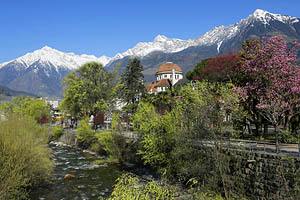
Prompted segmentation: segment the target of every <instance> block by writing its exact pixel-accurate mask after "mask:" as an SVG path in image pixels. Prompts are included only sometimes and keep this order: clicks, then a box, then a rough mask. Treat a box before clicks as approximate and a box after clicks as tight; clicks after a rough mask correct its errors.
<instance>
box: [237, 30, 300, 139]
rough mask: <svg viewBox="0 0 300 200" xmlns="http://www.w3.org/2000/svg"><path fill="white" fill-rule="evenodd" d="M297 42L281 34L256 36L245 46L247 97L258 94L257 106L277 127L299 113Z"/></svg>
mask: <svg viewBox="0 0 300 200" xmlns="http://www.w3.org/2000/svg"><path fill="white" fill-rule="evenodd" d="M298 46H299V44H298V43H297V42H294V43H293V45H292V47H290V48H289V47H288V45H287V43H286V41H284V39H283V38H282V37H281V36H274V37H271V38H269V39H268V40H255V41H252V42H249V43H246V45H245V46H244V47H243V51H242V54H243V58H244V63H243V65H242V66H241V69H240V70H241V72H242V73H245V74H246V75H247V76H248V79H247V82H246V83H245V84H244V86H243V87H242V90H243V92H242V94H243V96H244V98H245V100H247V99H249V98H251V97H253V95H256V100H257V103H256V105H255V106H256V108H257V110H258V112H259V113H260V114H261V115H262V116H264V117H265V118H266V119H267V120H268V121H270V122H271V123H272V125H273V126H274V127H275V133H276V138H278V137H277V135H278V134H277V127H278V126H279V125H280V123H281V122H282V120H284V119H285V118H286V117H288V118H291V117H292V116H294V115H295V114H297V110H298V109H297V108H298V107H299V105H300V98H299V97H300V67H299V66H298V65H297V58H296V52H297V51H296V49H297V47H298ZM277 143H278V140H277Z"/></svg>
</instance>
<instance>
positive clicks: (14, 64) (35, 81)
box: [0, 46, 110, 96]
mask: <svg viewBox="0 0 300 200" xmlns="http://www.w3.org/2000/svg"><path fill="white" fill-rule="evenodd" d="M109 60H110V58H109V57H106V56H102V57H100V58H97V57H95V56H93V55H86V54H82V55H76V54H74V53H64V52H61V51H58V50H56V49H53V48H51V47H48V46H45V47H43V48H41V49H39V50H36V51H34V52H31V53H27V54H25V55H24V56H21V57H19V58H17V59H15V60H11V61H9V62H6V63H3V64H1V65H0V85H4V86H8V87H9V88H11V89H14V90H18V91H26V92H30V93H33V94H36V95H39V96H61V95H62V86H61V80H62V78H63V77H64V76H65V75H66V74H67V73H70V72H71V71H73V70H75V69H77V68H78V67H80V66H81V65H82V64H84V63H87V62H91V61H95V62H100V63H102V64H103V65H105V64H107V63H108V62H109Z"/></svg>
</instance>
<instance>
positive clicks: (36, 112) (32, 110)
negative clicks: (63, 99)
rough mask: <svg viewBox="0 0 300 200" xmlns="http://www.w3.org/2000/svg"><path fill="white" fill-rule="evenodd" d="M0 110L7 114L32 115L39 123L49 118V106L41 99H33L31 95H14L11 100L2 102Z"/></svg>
mask: <svg viewBox="0 0 300 200" xmlns="http://www.w3.org/2000/svg"><path fill="white" fill-rule="evenodd" d="M0 110H1V111H2V112H3V113H4V114H5V115H7V116H8V115H10V114H12V113H15V114H17V115H21V116H27V117H32V118H33V119H35V120H36V121H38V122H39V123H45V122H47V121H48V120H49V118H50V106H49V105H48V104H47V103H46V102H45V101H44V100H42V99H33V98H31V97H22V96H18V97H14V98H13V99H12V102H4V103H2V104H1V105H0Z"/></svg>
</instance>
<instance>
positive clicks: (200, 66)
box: [186, 58, 213, 80]
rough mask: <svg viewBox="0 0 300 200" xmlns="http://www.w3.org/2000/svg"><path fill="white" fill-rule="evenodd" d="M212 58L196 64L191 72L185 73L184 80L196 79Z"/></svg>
mask: <svg viewBox="0 0 300 200" xmlns="http://www.w3.org/2000/svg"><path fill="white" fill-rule="evenodd" d="M212 59H213V58H206V59H203V60H201V62H199V63H197V65H196V66H195V68H194V69H193V70H192V71H189V72H187V74H186V78H187V79H189V80H194V77H198V76H200V75H201V74H202V72H203V69H204V68H205V67H207V65H208V62H209V61H210V60H212Z"/></svg>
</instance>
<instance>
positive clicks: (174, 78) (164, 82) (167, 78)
mask: <svg viewBox="0 0 300 200" xmlns="http://www.w3.org/2000/svg"><path fill="white" fill-rule="evenodd" d="M155 76H156V81H154V82H152V83H150V84H149V85H147V86H146V89H147V92H148V93H150V94H152V93H154V94H157V93H158V92H162V91H166V90H167V88H168V87H169V86H170V84H172V85H175V84H176V83H177V82H178V81H179V80H181V79H183V72H182V69H181V68H180V67H179V66H178V65H176V64H174V63H172V62H167V63H165V64H163V65H161V66H160V67H159V68H158V69H157V71H156V73H155Z"/></svg>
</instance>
